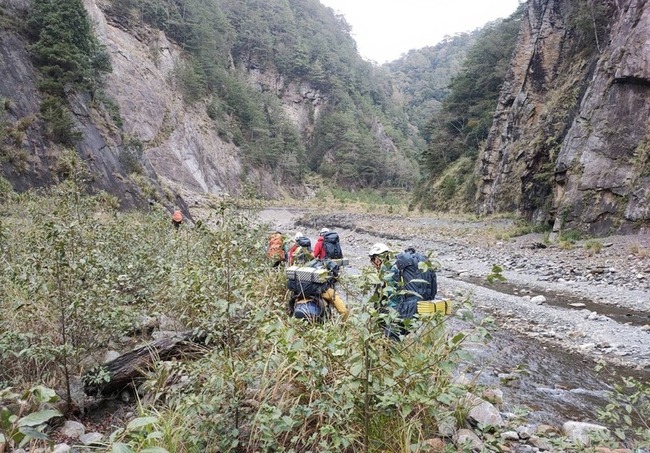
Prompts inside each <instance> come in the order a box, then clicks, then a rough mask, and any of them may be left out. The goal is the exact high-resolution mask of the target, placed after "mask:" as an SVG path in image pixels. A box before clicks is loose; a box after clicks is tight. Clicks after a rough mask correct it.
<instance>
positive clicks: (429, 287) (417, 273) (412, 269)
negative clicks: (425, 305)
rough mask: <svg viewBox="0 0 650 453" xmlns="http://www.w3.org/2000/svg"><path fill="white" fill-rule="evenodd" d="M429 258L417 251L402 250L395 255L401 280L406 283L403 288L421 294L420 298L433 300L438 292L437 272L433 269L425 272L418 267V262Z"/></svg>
mask: <svg viewBox="0 0 650 453" xmlns="http://www.w3.org/2000/svg"><path fill="white" fill-rule="evenodd" d="M427 260H428V258H427V257H426V256H424V255H422V254H421V253H417V252H402V253H399V254H397V256H396V257H395V267H396V268H397V271H398V277H399V280H400V281H401V282H402V283H403V284H404V286H403V289H404V290H406V291H411V292H413V293H417V294H419V296H420V298H421V299H420V300H433V299H434V298H435V297H436V293H437V292H438V284H437V279H436V273H435V272H434V271H433V270H431V269H428V270H426V271H424V272H423V271H422V270H420V268H419V267H418V263H420V262H426V261H427ZM413 296H415V295H413ZM406 297H408V295H407V296H406ZM416 297H417V296H416Z"/></svg>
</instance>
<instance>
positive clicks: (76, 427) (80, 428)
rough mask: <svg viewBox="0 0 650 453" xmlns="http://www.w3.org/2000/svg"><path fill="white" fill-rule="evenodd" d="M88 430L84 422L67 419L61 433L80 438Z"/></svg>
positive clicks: (72, 437)
mask: <svg viewBox="0 0 650 453" xmlns="http://www.w3.org/2000/svg"><path fill="white" fill-rule="evenodd" d="M85 432H86V428H85V427H84V425H83V424H82V423H79V422H75V421H74V420H66V422H65V424H64V425H63V427H62V428H61V430H60V433H61V435H63V436H65V437H69V438H71V439H79V437H81V436H83V435H84V434H85Z"/></svg>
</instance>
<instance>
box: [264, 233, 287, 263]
mask: <svg viewBox="0 0 650 453" xmlns="http://www.w3.org/2000/svg"><path fill="white" fill-rule="evenodd" d="M266 256H268V257H269V258H271V259H274V260H278V261H284V260H285V259H286V257H285V253H284V238H283V237H282V233H273V234H272V235H271V237H270V238H269V247H268V248H267V250H266Z"/></svg>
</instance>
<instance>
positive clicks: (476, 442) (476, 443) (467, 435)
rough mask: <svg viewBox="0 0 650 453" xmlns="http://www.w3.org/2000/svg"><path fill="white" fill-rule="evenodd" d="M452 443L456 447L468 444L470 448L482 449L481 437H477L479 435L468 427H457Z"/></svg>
mask: <svg viewBox="0 0 650 453" xmlns="http://www.w3.org/2000/svg"><path fill="white" fill-rule="evenodd" d="M454 443H455V444H456V447H460V446H461V445H469V446H470V447H471V449H472V450H479V451H481V450H483V442H481V439H479V437H478V436H477V435H476V434H474V432H473V431H471V430H469V429H459V430H458V432H457V433H456V434H455V435H454ZM463 451H464V450H463Z"/></svg>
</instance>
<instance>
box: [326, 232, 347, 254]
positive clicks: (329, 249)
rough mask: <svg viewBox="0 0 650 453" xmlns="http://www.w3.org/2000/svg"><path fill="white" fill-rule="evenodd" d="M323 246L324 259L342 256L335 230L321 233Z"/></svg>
mask: <svg viewBox="0 0 650 453" xmlns="http://www.w3.org/2000/svg"><path fill="white" fill-rule="evenodd" d="M323 247H324V248H325V258H326V259H340V258H343V251H342V250H341V243H340V242H339V235H338V234H337V233H336V232H334V231H330V232H328V233H325V234H324V235H323Z"/></svg>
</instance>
